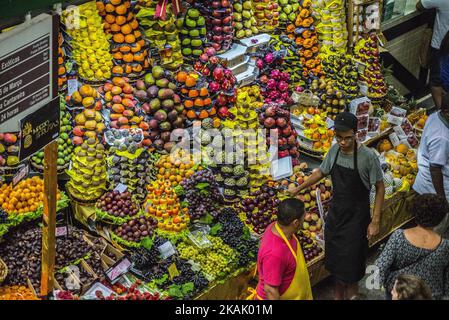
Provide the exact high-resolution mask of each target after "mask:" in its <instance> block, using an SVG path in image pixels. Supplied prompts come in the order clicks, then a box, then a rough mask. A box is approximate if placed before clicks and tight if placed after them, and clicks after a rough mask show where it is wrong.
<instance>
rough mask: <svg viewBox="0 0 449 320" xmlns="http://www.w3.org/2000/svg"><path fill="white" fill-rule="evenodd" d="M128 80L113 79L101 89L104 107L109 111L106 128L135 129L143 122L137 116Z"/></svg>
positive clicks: (135, 100) (135, 103) (137, 112)
mask: <svg viewBox="0 0 449 320" xmlns="http://www.w3.org/2000/svg"><path fill="white" fill-rule="evenodd" d="M133 92H134V88H133V87H132V86H131V84H130V83H129V79H128V78H122V77H113V78H112V80H111V81H108V82H106V83H105V85H104V86H103V87H102V88H101V93H103V94H104V99H105V101H106V107H107V108H108V109H109V111H110V114H109V122H108V127H109V128H114V129H130V128H131V129H135V128H138V127H139V125H140V123H141V122H142V121H143V117H142V116H138V114H139V109H138V108H137V102H138V101H137V99H136V98H135V97H134V95H133Z"/></svg>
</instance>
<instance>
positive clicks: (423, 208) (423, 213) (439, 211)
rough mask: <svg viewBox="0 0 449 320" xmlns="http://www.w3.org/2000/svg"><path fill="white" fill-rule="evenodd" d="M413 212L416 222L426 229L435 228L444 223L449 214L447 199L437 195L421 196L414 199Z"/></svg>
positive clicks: (427, 194)
mask: <svg viewBox="0 0 449 320" xmlns="http://www.w3.org/2000/svg"><path fill="white" fill-rule="evenodd" d="M411 210H412V212H413V214H414V215H415V222H416V223H417V224H418V225H419V226H421V227H424V228H434V227H436V226H437V225H439V224H440V222H441V221H443V219H444V217H445V216H446V214H448V212H449V205H448V203H447V200H446V198H444V197H442V196H439V195H436V194H430V193H425V194H420V195H417V196H416V197H415V199H413V202H412V206H411Z"/></svg>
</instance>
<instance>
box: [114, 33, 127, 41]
mask: <svg viewBox="0 0 449 320" xmlns="http://www.w3.org/2000/svg"><path fill="white" fill-rule="evenodd" d="M112 40H114V41H115V42H117V43H123V42H124V41H125V36H124V35H123V34H121V33H116V34H114V36H113V37H112Z"/></svg>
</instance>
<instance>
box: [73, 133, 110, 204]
mask: <svg viewBox="0 0 449 320" xmlns="http://www.w3.org/2000/svg"><path fill="white" fill-rule="evenodd" d="M67 174H68V175H69V177H70V180H69V181H68V182H67V185H66V187H67V192H68V193H69V194H70V195H72V196H73V197H74V198H76V199H78V200H80V201H85V202H90V201H96V200H97V199H98V198H100V197H101V196H102V195H103V193H104V191H105V190H106V155H105V148H104V146H103V145H102V144H101V143H99V142H97V141H96V139H95V138H89V139H87V141H85V142H83V143H82V144H81V145H80V146H78V147H76V148H75V151H74V152H73V157H72V166H71V168H70V169H69V170H68V171H67Z"/></svg>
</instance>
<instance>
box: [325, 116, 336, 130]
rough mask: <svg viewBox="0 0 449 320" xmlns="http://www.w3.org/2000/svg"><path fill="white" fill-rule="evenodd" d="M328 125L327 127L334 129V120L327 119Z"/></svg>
mask: <svg viewBox="0 0 449 320" xmlns="http://www.w3.org/2000/svg"><path fill="white" fill-rule="evenodd" d="M326 125H327V128H328V129H330V128H333V127H334V121H333V120H332V119H329V118H327V117H326Z"/></svg>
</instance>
